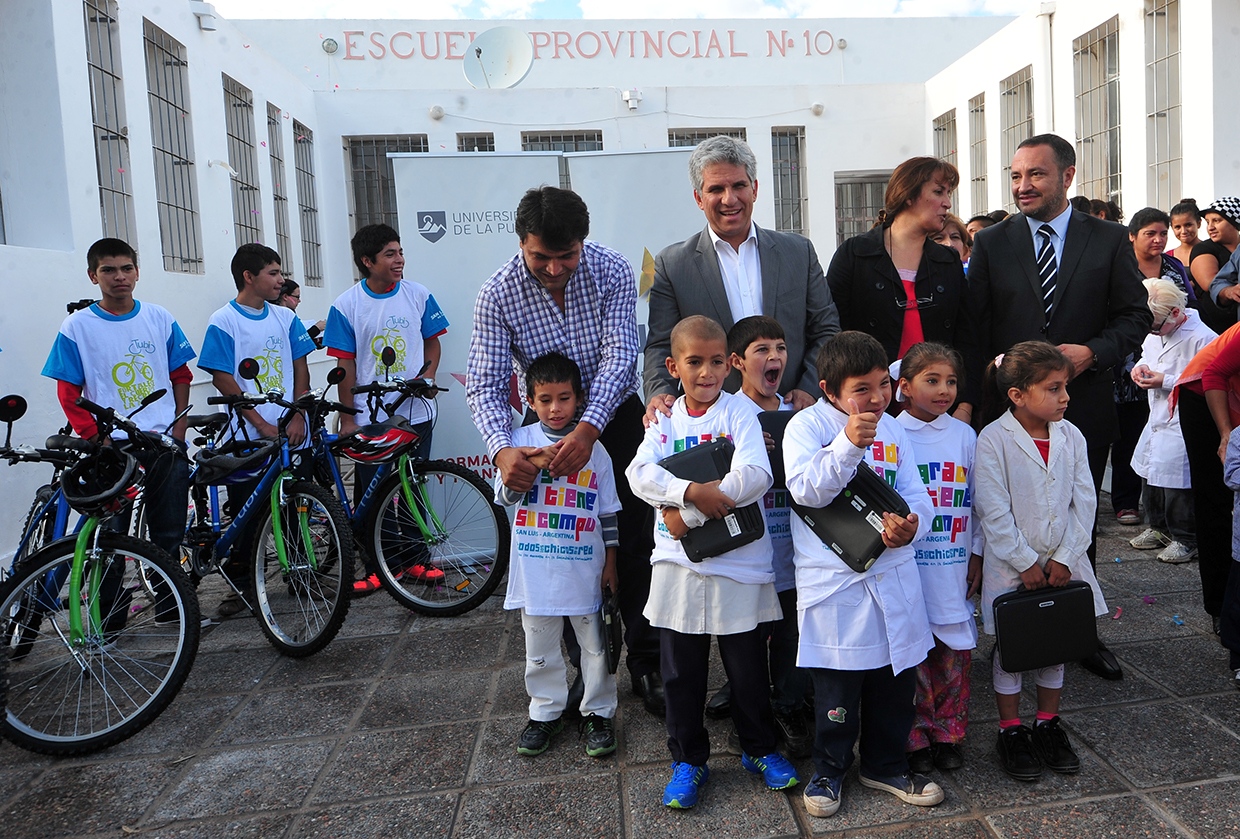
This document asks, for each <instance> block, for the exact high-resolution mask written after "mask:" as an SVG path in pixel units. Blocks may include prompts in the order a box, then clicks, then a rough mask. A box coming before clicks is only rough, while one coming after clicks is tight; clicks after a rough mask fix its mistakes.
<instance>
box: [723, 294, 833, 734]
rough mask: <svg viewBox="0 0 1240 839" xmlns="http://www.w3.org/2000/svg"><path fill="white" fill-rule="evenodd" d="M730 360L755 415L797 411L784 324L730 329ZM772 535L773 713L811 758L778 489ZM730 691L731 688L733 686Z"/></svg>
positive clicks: (742, 323)
mask: <svg viewBox="0 0 1240 839" xmlns="http://www.w3.org/2000/svg"><path fill="white" fill-rule="evenodd" d="M728 353H729V356H728V361H729V362H730V363H731V365H732V367H733V368H735V369H736V370H739V371H740V373H741V389H740V393H738V394H736V398H737V400H738V401H739V402H741V403H742V404H745V405H746V406H748V407H750V409H751V410H752V411H753V412H754V413H755V414H760V413H762V412H764V411H791V410H793V408H794V406H793V403H792V402H791V401H790V400H788V401H785V399H784V398H783V396H782V395H781V394H780V393H779V390H778V388H779V383H780V381H781V379H782V378H783V375H784V368H785V367H786V366H787V365H788V345H787V342H786V341H785V339H784V328H783V327H782V326H781V325H780V323H779V321H777V320H775V319H774V318H771V317H767V316H766V315H753V316H751V317H747V318H741V319H740V320H738V321H737V322H736V324H735V325H733V327H732V328H731V329H730V330H728ZM765 437H766V450H767V454H768V455H769V456H770V458H771V462H772V463H774V462H775V459H776V458H779V460H780V462H781V463H782V461H783V456H784V453H783V450H782V449H775V447H774V446H775V443H774V441H773V440H772V439H771V438H770V435H765ZM762 512H763V514H764V515H765V517H766V531H767V533H769V534H770V536H771V547H772V550H773V562H772V564H773V566H774V570H775V593H776V594H777V595H778V596H779V608H780V610H781V611H782V612H783V613H784V616H783V617H782V618H780V619H779V620H778V621H775V623H773V624H772V625H771V638H770V664H771V688H772V691H771V710H772V711H774V713H775V726H776V728H777V729H778V730H779V735H780V737H782V738H783V741H784V748H785V749H786V750H787V752H788V754H789V755H790V756H792V757H807V756H808V755H809V753H810V746H811V744H812V743H813V740H814V738H813V735H812V734H811V733H810V729H809V725H808V723H807V721H806V717H805V715H806V713H807V710H808V706H807V702H806V700H807V699H808V698H809V693H810V678H809V672H808V671H806V670H803V669H802V668H800V667H797V666H796V664H797V640H798V638H799V633H798V631H797V588H796V586H797V581H796V569H795V567H794V566H793V562H792V530H791V527H790V524H789V520H788V517H789V515H790V514H791V512H792V508H791V506H790V505H789V503H788V492H787V490H786V489H785V488H784V487H782V486H772V487H771V488H770V490H768V491H767V493H766V496H765V497H764V498H763V499H762ZM729 690H730V686H729Z"/></svg>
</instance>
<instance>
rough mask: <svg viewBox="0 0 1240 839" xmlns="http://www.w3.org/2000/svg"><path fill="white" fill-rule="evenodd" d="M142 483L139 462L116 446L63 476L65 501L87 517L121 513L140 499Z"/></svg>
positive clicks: (80, 464) (61, 479)
mask: <svg viewBox="0 0 1240 839" xmlns="http://www.w3.org/2000/svg"><path fill="white" fill-rule="evenodd" d="M141 483H142V473H141V471H140V470H139V469H138V461H136V460H135V459H134V458H133V456H132V455H129V454H126V453H124V452H122V451H119V450H117V448H116V447H115V446H101V447H100V448H99V450H98V451H97V452H95V453H94V454H92V455H90V456H89V457H86V458H83V459H82V460H79V461H78V462H77V463H75V464H73V465H72V466H70V467H69V468H68V469H66V470H65V472H64V474H63V475H61V476H60V488H61V491H62V492H63V493H64V496H65V501H67V502H68V504H69V506H70V507H72V508H73V509H75V510H77V511H78V512H79V513H82V514H83V515H87V516H96V515H98V516H106V515H112V514H114V513H116V512H119V511H120V509H121V508H122V507H124V506H125V505H126V504H127V503H129V502H130V501H132V500H133V499H134V498H136V497H137V495H138V488H139V485H140V484H141Z"/></svg>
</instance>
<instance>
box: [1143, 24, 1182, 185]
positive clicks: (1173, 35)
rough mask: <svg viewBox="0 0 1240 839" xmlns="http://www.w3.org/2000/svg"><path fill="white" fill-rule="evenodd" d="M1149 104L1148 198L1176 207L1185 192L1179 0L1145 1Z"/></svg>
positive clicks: (1147, 93) (1147, 121)
mask: <svg viewBox="0 0 1240 839" xmlns="http://www.w3.org/2000/svg"><path fill="white" fill-rule="evenodd" d="M1145 101H1146V106H1145V111H1146V119H1145V127H1146V144H1145V148H1146V154H1147V155H1148V159H1149V170H1148V177H1149V184H1148V186H1147V190H1148V191H1147V193H1146V198H1145V200H1146V202H1147V203H1148V204H1149V205H1150V206H1151V207H1170V206H1172V205H1173V204H1175V202H1177V201H1179V200H1180V197H1181V196H1182V195H1183V194H1184V187H1183V178H1184V174H1183V150H1182V149H1183V145H1182V140H1183V123H1182V122H1181V120H1182V117H1181V115H1180V3H1179V0H1145Z"/></svg>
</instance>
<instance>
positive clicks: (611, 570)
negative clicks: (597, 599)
mask: <svg viewBox="0 0 1240 839" xmlns="http://www.w3.org/2000/svg"><path fill="white" fill-rule="evenodd" d="M677 512H679V511H677ZM602 587H603V590H604V591H607V590H610V591H611V593H612V594H619V592H620V575H619V574H617V573H616V549H615V548H608V549H607V560H606V561H605V562H604V563H603V580H602Z"/></svg>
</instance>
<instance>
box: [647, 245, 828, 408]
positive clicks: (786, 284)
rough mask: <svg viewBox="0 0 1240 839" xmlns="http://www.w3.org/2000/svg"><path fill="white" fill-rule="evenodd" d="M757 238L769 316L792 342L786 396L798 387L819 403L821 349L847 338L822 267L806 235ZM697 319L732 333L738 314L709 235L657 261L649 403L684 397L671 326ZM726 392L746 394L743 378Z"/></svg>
mask: <svg viewBox="0 0 1240 839" xmlns="http://www.w3.org/2000/svg"><path fill="white" fill-rule="evenodd" d="M757 233H758V260H759V264H760V265H761V268H762V313H763V314H765V315H769V316H770V317H773V318H775V320H777V321H779V323H780V324H781V325H782V326H783V327H784V334H785V338H786V340H787V342H788V366H787V367H786V368H785V369H784V377H783V380H782V381H781V382H780V386H779V391H780V393H783V394H787V393H788V391H790V390H793V389H795V388H799V389H800V390H803V391H805V392H806V393H808V394H810V395H811V396H814V397H817V396H820V395H821V390H820V389H819V387H818V381H819V378H818V370H817V366H816V365H817V361H818V350H819V348H821V347H822V345H823V344H824V343H825V342H826V340H827V339H828V338H830V337H831V336H832V335H834V334H836V333H837V332H839V331H840V318H839V314H838V313H837V312H836V311H835V304H834V303H833V302H832V301H831V290H830V289H829V288H828V287H827V280H826V278H825V277H824V276H823V273H822V266H821V265H819V264H818V254H817V253H815V251H814V245H813V243H812V242H810V240H809V239H806V238H805V237H804V236H798V235H797V234H795V233H781V232H779V231H776V230H767V229H765V228H762V227H759V228H757ZM690 315H706V316H707V317H710V318H714V319H715V320H717V321H718V322H719V323H720V324H722V325H723V328H724V329H725V330H726V329H731V328H732V324H733V321H732V308H731V306H730V305H729V304H728V294H727V291H726V290H725V289H724V287H723V274H722V273H721V272H720V270H719V258H718V257H717V256H716V255H715V246H714V242H713V241H712V240H711V238H710V229H709V228H703V229H702V232H701V233H699V234H697V235H696V236H691V237H690V238H688V239H686V240H685V241H683V242H680V243H679V244H676V245H669V246H668V247H666V248H664V249H663V250H662V251H660V252H659V255H658V256H656V257H655V259H654V284H653V285H652V286H651V288H650V320H649V324H650V326H649V330H650V332H649V335H648V337H647V339H646V351H645V370H644V375H643V377H642V378H643V383H644V385H645V391H646V399H647V401H648V400H649V399H650V398H651V397H652V396H654V395H655V394H659V393H670V394H675V393H676V392H677V388H678V386H679V383H678V382H677V381H676V380H675V379H673V378H672V376H671V374H670V373H668V372H667V364H666V363H665V362H666V361H667V357H668V356H669V355H671V335H672V327H674V326H675V325H676V324H677V323H678V322H680V320H681V319H682V318H686V317H688V316H690ZM726 388H727V389H728V390H729V391H731V392H733V393H734V392H736V391H737V390H738V389H739V388H740V374H739V373H738V372H737V371H735V370H733V371H732V375H731V376H729V377H728V381H727V384H726Z"/></svg>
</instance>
